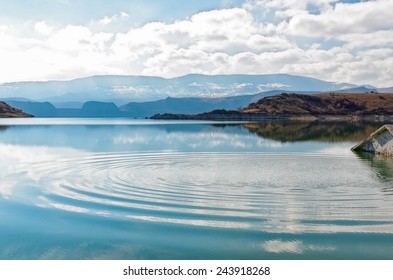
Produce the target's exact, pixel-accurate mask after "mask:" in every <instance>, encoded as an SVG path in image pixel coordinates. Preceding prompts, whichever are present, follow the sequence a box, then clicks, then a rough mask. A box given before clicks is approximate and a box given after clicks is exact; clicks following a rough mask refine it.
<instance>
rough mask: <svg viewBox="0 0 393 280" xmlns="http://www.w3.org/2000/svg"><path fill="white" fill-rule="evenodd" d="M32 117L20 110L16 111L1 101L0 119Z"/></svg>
mask: <svg viewBox="0 0 393 280" xmlns="http://www.w3.org/2000/svg"><path fill="white" fill-rule="evenodd" d="M27 117H32V115H29V114H26V113H24V112H22V111H21V110H19V109H16V108H14V107H12V106H10V105H8V104H7V103H5V102H3V101H0V118H27Z"/></svg>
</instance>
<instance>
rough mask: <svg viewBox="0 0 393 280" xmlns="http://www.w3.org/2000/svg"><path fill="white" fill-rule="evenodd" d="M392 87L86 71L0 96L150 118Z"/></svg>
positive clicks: (66, 109)
mask: <svg viewBox="0 0 393 280" xmlns="http://www.w3.org/2000/svg"><path fill="white" fill-rule="evenodd" d="M371 91H383V92H392V93H393V88H385V89H377V88H375V87H372V86H358V85H353V84H348V83H334V82H327V81H323V80H318V79H314V78H309V77H303V76H295V75H287V74H266V75H213V76H208V75H197V74H190V75H186V76H182V77H177V78H171V79H165V78H161V77H147V76H92V77H87V78H80V79H75V80H70V81H48V82H15V83H5V84H1V85H0V100H3V101H6V102H7V103H9V104H10V105H11V106H14V107H16V108H18V109H21V110H23V111H24V112H27V113H29V114H32V115H34V116H36V117H150V116H152V115H154V114H162V113H173V114H176V113H187V114H198V113H202V112H207V111H211V110H216V109H226V110H235V109H239V108H242V107H245V106H247V105H248V104H250V103H252V102H256V101H258V100H259V99H261V98H263V97H267V96H272V95H277V94H280V93H282V92H296V93H302V94H313V93H319V92H348V93H351V92H357V93H359V92H371Z"/></svg>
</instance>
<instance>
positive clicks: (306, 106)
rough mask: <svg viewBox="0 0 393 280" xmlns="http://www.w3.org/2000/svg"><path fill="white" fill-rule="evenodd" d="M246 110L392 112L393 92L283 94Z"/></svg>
mask: <svg viewBox="0 0 393 280" xmlns="http://www.w3.org/2000/svg"><path fill="white" fill-rule="evenodd" d="M242 112H244V113H247V112H248V113H268V114H271V115H279V114H290V115H317V116H318V115H393V95H392V94H377V93H360V94H349V93H347V94H345V93H342V94H339V93H334V94H332V93H330V94H327V93H325V94H316V95H304V94H285V93H284V94H280V95H276V96H270V97H266V98H263V99H260V100H259V101H258V102H256V103H251V104H250V105H249V106H247V107H246V108H244V109H243V110H242Z"/></svg>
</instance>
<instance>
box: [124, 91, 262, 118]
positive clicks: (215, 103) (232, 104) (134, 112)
mask: <svg viewBox="0 0 393 280" xmlns="http://www.w3.org/2000/svg"><path fill="white" fill-rule="evenodd" d="M255 97H256V96H255V95H246V96H233V97H225V98H172V97H168V98H166V99H162V100H157V101H150V102H131V103H128V104H126V105H124V106H121V107H120V110H121V111H122V112H123V113H124V115H126V116H131V117H150V116H152V115H154V114H163V113H172V114H199V113H203V112H207V111H211V110H216V109H227V110H235V109H240V108H242V107H244V106H246V105H248V104H249V103H250V102H252V100H254V99H255Z"/></svg>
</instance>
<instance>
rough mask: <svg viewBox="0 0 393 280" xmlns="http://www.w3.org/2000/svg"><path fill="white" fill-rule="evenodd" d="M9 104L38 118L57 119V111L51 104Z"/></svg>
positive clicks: (24, 102)
mask: <svg viewBox="0 0 393 280" xmlns="http://www.w3.org/2000/svg"><path fill="white" fill-rule="evenodd" d="M7 103H9V104H10V105H11V106H14V107H15V108H18V109H20V110H22V111H24V112H26V113H28V114H31V115H33V116H35V117H38V118H48V117H57V109H56V108H55V106H53V105H52V104H51V103H49V102H34V101H14V100H9V101H7Z"/></svg>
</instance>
